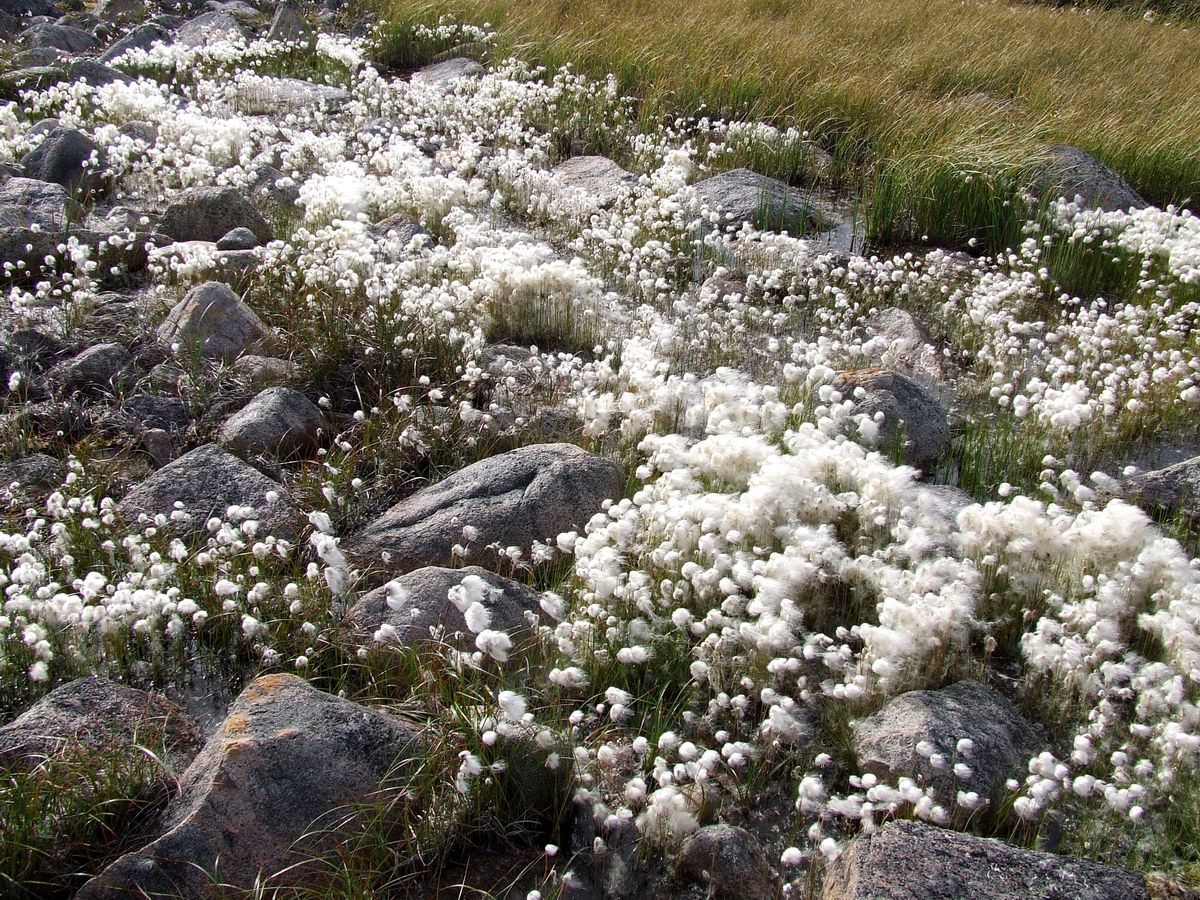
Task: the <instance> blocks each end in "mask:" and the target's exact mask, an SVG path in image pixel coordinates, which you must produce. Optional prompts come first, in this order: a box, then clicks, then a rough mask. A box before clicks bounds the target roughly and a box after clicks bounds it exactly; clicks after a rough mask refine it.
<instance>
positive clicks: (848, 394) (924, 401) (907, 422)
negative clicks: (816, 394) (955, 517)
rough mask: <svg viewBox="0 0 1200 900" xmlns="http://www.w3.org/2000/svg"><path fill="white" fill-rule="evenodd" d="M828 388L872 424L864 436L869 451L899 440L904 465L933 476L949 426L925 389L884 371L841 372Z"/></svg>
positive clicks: (891, 445)
mask: <svg viewBox="0 0 1200 900" xmlns="http://www.w3.org/2000/svg"><path fill="white" fill-rule="evenodd" d="M833 387H834V389H835V390H837V391H840V392H841V393H842V396H843V397H844V398H847V399H852V400H854V412H855V414H865V415H866V416H868V417H870V418H871V419H873V420H875V425H876V426H877V427H875V428H872V432H873V434H867V435H863V437H864V438H865V439H866V442H867V444H868V446H871V447H875V448H878V449H881V450H885V451H890V450H893V449H896V448H899V447H900V445H901V441H903V448H904V449H903V459H904V463H905V464H906V465H910V466H914V467H915V468H918V469H920V470H921V471H922V472H923V473H924V474H926V475H928V474H930V473H931V472H932V471H933V467H934V466H935V465H936V464H937V460H938V457H939V456H941V454H942V450H943V449H944V448H945V446H946V442H947V441H948V440H949V439H950V423H949V421H948V417H947V414H946V410H945V408H944V407H943V406H942V405H941V403H939V402H938V401H937V400H936V399H935V398H934V396H933V395H932V394H931V393H930V392H929V391H928V390H926V389H925V388H924V387H922V386H921V385H920V384H918V383H917V382H916V381H914V380H913V379H911V378H909V377H908V376H907V375H902V374H900V373H899V372H891V371H888V370H887V369H860V370H858V371H853V372H844V373H842V374H841V375H839V376H838V377H837V378H836V379H834V382H833ZM880 414H881V415H882V422H880V421H878V418H877V417H878V416H880Z"/></svg>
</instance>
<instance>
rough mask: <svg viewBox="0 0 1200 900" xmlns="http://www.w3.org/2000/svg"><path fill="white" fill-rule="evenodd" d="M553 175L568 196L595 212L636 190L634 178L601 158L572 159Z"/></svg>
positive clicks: (556, 168)
mask: <svg viewBox="0 0 1200 900" xmlns="http://www.w3.org/2000/svg"><path fill="white" fill-rule="evenodd" d="M553 172H554V176H555V178H557V179H558V183H559V184H561V185H562V186H563V187H564V188H565V189H566V191H567V192H568V193H570V194H571V195H573V196H574V197H576V198H577V199H578V200H580V201H582V202H583V203H584V204H585V205H586V206H588V207H592V208H595V209H608V208H609V207H611V206H613V205H614V204H615V203H616V202H617V201H618V200H620V199H621V198H623V197H627V196H629V194H630V193H632V192H633V190H634V188H636V187H637V177H636V176H634V175H633V174H631V173H630V172H626V171H625V170H624V169H622V168H621V167H620V166H619V165H617V163H615V162H613V161H612V160H611V159H608V158H607V157H604V156H575V157H572V158H571V159H568V160H565V161H564V162H561V163H559V164H558V165H557V166H555V167H554V169H553Z"/></svg>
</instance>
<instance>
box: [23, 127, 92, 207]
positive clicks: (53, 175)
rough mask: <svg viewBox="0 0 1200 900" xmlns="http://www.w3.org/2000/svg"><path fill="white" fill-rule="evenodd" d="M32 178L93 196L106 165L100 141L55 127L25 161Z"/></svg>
mask: <svg viewBox="0 0 1200 900" xmlns="http://www.w3.org/2000/svg"><path fill="white" fill-rule="evenodd" d="M21 165H22V166H24V167H25V171H26V172H27V173H28V175H29V177H30V178H36V179H37V180H39V181H46V182H50V183H52V184H60V185H62V186H63V187H64V188H65V189H66V190H67V191H68V192H69V193H72V194H75V193H84V194H90V193H92V192H93V191H94V190H95V189H96V188H98V187H99V186H100V184H101V180H102V173H103V169H104V167H105V165H106V160H105V155H104V152H103V151H102V150H101V149H100V147H99V146H97V144H96V142H95V141H93V140H92V139H91V138H89V137H88V136H87V135H86V134H84V133H83V132H82V131H79V130H77V129H75V128H61V127H60V128H55V129H54V130H53V131H51V132H50V133H49V134H47V135H46V136H45V137H44V138H42V141H41V143H40V144H38V145H37V147H35V148H34V149H33V150H30V151H29V152H28V153H26V154H25V156H24V157H23V158H22V159H21Z"/></svg>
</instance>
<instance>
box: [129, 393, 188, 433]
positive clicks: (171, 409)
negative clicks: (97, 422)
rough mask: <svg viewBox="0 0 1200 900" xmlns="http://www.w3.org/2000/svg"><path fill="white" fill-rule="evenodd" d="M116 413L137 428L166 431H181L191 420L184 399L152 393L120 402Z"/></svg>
mask: <svg viewBox="0 0 1200 900" xmlns="http://www.w3.org/2000/svg"><path fill="white" fill-rule="evenodd" d="M116 415H117V417H118V418H119V419H121V420H122V421H124V422H127V423H129V425H131V426H132V427H134V428H136V429H139V430H140V429H144V428H157V429H161V430H163V431H168V432H171V431H183V430H184V429H186V428H187V427H188V425H190V424H191V422H192V414H191V410H190V409H189V408H188V405H187V404H186V403H185V402H184V401H182V400H179V399H177V398H175V397H156V396H154V395H153V394H139V395H137V396H136V397H130V398H129V399H128V400H126V401H125V402H124V403H122V404H121V406H120V407H119V408H118V410H117V413H116Z"/></svg>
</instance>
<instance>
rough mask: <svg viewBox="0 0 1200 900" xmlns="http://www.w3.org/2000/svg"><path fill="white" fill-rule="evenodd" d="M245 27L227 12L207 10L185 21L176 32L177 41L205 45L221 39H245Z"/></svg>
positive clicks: (185, 43)
mask: <svg viewBox="0 0 1200 900" xmlns="http://www.w3.org/2000/svg"><path fill="white" fill-rule="evenodd" d="M245 39H246V32H245V29H243V28H242V26H241V23H240V22H238V20H237V19H236V18H234V17H233V16H232V15H230V14H229V13H227V12H207V13H204V14H203V15H199V16H197V17H196V18H194V19H191V20H189V21H187V22H184V23H183V24H182V25H180V26H179V28H178V29H177V30H176V32H175V43H177V44H182V45H183V46H185V47H204V46H206V45H208V44H215V43H217V42H219V41H235V42H236V41H244V40H245Z"/></svg>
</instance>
